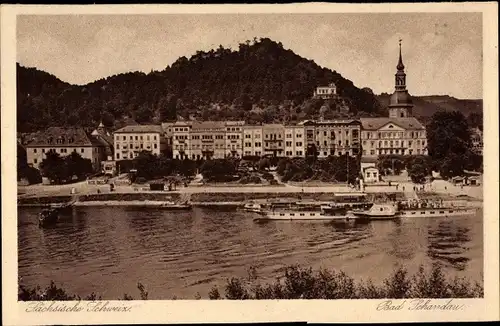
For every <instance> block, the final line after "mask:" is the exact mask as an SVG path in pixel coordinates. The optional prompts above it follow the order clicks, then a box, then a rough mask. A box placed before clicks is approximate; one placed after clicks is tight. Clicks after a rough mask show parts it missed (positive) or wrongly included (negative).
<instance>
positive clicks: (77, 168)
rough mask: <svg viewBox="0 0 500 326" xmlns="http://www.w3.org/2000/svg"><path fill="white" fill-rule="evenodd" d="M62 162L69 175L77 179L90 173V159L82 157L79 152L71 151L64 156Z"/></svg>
mask: <svg viewBox="0 0 500 326" xmlns="http://www.w3.org/2000/svg"><path fill="white" fill-rule="evenodd" d="M64 163H65V164H66V169H67V171H68V174H69V176H70V177H73V176H76V177H77V178H78V179H79V180H80V179H83V178H84V177H85V176H86V175H87V174H90V173H92V170H93V168H92V161H91V160H89V159H84V158H83V157H82V156H81V155H80V154H78V153H76V152H72V153H71V154H70V155H68V156H66V157H64Z"/></svg>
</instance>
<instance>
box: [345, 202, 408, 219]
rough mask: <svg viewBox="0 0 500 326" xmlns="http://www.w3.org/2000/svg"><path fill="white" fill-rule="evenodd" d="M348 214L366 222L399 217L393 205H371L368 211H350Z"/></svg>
mask: <svg viewBox="0 0 500 326" xmlns="http://www.w3.org/2000/svg"><path fill="white" fill-rule="evenodd" d="M350 213H351V214H353V215H354V216H356V217H358V218H360V219H368V220H394V219H397V218H399V216H400V215H399V212H398V210H397V207H396V206H395V205H393V204H373V205H372V206H371V207H370V208H369V209H364V210H352V211H350Z"/></svg>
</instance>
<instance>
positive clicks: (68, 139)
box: [26, 127, 104, 147]
mask: <svg viewBox="0 0 500 326" xmlns="http://www.w3.org/2000/svg"><path fill="white" fill-rule="evenodd" d="M39 146H47V147H61V146H78V147H87V146H99V147H101V146H104V145H103V143H102V142H100V141H98V140H97V139H96V138H95V137H93V136H92V135H90V134H89V133H87V132H86V131H85V130H84V129H83V128H80V127H49V128H47V129H45V130H43V131H40V132H37V133H34V134H31V135H30V139H28V140H27V144H26V147H39Z"/></svg>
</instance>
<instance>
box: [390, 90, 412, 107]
mask: <svg viewBox="0 0 500 326" xmlns="http://www.w3.org/2000/svg"><path fill="white" fill-rule="evenodd" d="M394 106H397V107H401V106H413V100H412V99H411V95H410V94H408V91H406V90H405V91H395V92H394V93H393V94H392V95H391V99H390V102H389V107H394Z"/></svg>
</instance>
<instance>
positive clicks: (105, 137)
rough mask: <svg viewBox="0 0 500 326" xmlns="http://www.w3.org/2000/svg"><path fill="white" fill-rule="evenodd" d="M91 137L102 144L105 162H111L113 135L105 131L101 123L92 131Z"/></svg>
mask: <svg viewBox="0 0 500 326" xmlns="http://www.w3.org/2000/svg"><path fill="white" fill-rule="evenodd" d="M91 135H92V136H93V137H94V138H96V139H97V140H98V141H100V142H101V143H103V145H104V148H105V152H106V159H107V161H112V160H113V157H114V148H115V146H114V140H113V135H112V134H111V133H110V132H109V131H108V130H107V129H106V127H104V125H103V123H102V122H101V123H100V124H99V126H98V127H97V128H96V129H94V130H93V131H92V133H91Z"/></svg>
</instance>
